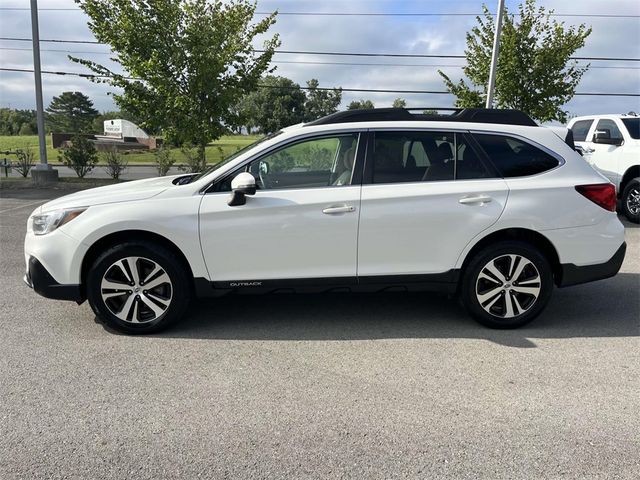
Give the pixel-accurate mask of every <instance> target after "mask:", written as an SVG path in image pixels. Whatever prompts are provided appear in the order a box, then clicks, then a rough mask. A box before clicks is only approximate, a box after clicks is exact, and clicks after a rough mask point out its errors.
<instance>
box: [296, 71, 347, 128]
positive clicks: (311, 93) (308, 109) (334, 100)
mask: <svg viewBox="0 0 640 480" xmlns="http://www.w3.org/2000/svg"><path fill="white" fill-rule="evenodd" d="M319 86H320V82H318V80H316V79H315V78H312V79H311V80H309V81H307V87H308V90H307V94H306V95H307V100H306V102H305V104H304V121H305V122H310V121H312V120H315V119H317V118H320V117H324V116H326V115H331V114H332V113H335V112H337V111H338V106H340V102H341V101H342V89H341V88H334V89H331V90H319V89H318V88H319Z"/></svg>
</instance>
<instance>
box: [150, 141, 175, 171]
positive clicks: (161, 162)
mask: <svg viewBox="0 0 640 480" xmlns="http://www.w3.org/2000/svg"><path fill="white" fill-rule="evenodd" d="M154 161H155V162H156V168H157V169H158V175H160V176H161V177H164V176H165V175H166V174H167V173H168V172H169V170H170V169H171V167H172V166H173V164H174V163H176V160H175V158H173V155H172V154H171V150H169V149H168V148H166V147H164V146H162V147H160V148H158V149H157V150H156V151H155V153H154Z"/></svg>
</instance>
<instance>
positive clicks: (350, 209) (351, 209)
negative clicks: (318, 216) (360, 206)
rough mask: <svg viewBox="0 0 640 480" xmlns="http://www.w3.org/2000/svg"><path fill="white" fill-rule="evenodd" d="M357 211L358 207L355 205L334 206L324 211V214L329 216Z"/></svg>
mask: <svg viewBox="0 0 640 480" xmlns="http://www.w3.org/2000/svg"><path fill="white" fill-rule="evenodd" d="M355 211H356V207H354V206H353V205H334V206H331V207H327V208H325V209H324V210H322V213H324V214H327V215H336V214H338V213H349V212H355Z"/></svg>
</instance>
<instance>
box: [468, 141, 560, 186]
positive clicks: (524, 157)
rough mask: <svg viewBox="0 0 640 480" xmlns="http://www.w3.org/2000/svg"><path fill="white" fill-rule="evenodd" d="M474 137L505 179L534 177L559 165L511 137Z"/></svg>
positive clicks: (534, 148)
mask: <svg viewBox="0 0 640 480" xmlns="http://www.w3.org/2000/svg"><path fill="white" fill-rule="evenodd" d="M474 137H475V139H476V141H477V142H478V143H479V144H480V146H481V147H482V149H483V150H484V152H485V153H486V154H487V156H488V157H489V159H490V160H491V162H492V163H493V164H494V165H495V167H496V168H497V169H498V172H500V175H501V176H502V177H505V178H508V177H526V176H529V175H536V174H538V173H542V172H546V171H547V170H551V169H553V168H555V167H557V166H558V164H559V163H560V162H559V161H558V160H557V159H556V158H554V157H553V156H551V155H549V154H548V153H547V152H545V151H543V150H541V149H540V148H538V147H535V146H533V145H531V144H529V143H527V142H524V141H522V140H519V139H516V138H513V137H509V136H503V135H485V134H474Z"/></svg>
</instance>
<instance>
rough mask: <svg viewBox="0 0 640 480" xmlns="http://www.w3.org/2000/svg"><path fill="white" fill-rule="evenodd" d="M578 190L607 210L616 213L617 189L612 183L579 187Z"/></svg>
mask: <svg viewBox="0 0 640 480" xmlns="http://www.w3.org/2000/svg"><path fill="white" fill-rule="evenodd" d="M576 190H577V191H578V193H580V194H582V195H584V196H585V197H587V198H588V199H589V200H591V201H592V202H593V203H595V204H596V205H598V206H600V207H602V208H604V209H605V210H609V211H610V212H615V211H616V187H614V186H613V185H612V184H611V183H596V184H593V185H577V186H576Z"/></svg>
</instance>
